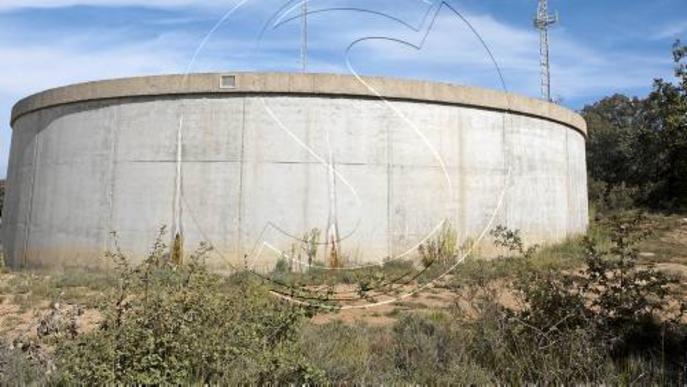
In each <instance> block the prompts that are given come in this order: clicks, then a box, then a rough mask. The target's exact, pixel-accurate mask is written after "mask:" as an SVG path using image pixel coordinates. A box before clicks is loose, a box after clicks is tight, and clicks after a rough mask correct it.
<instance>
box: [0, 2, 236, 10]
mask: <svg viewBox="0 0 687 387" xmlns="http://www.w3.org/2000/svg"><path fill="white" fill-rule="evenodd" d="M231 4H232V1H227V0H2V2H0V11H9V10H14V9H20V8H60V7H69V6H75V5H89V6H103V7H108V6H141V7H151V8H170V7H184V6H196V7H217V6H226V5H231Z"/></svg>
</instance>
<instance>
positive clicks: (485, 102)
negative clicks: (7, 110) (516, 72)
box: [11, 72, 587, 136]
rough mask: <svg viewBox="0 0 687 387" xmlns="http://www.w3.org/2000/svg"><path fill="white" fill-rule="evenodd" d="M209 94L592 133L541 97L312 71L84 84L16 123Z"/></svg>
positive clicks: (55, 94) (27, 107) (40, 99)
mask: <svg viewBox="0 0 687 387" xmlns="http://www.w3.org/2000/svg"><path fill="white" fill-rule="evenodd" d="M207 94H219V95H221V94H258V95H259V94H265V95H269V94H285V95H288V94H294V95H301V96H302V95H305V96H307V95H315V96H342V97H350V98H375V99H388V100H408V101H418V102H427V103H442V104H455V105H462V106H470V107H475V108H482V109H488V110H497V111H503V112H510V113H513V114H522V115H527V116H534V117H538V118H543V119H546V120H550V121H553V122H557V123H560V124H563V125H566V126H569V127H570V128H572V129H575V130H577V131H579V132H580V133H582V134H583V135H584V136H586V135H587V124H586V122H585V120H584V118H582V116H580V115H579V114H577V113H576V112H574V111H572V110H569V109H566V108H564V107H562V106H560V105H557V104H554V103H550V102H547V101H544V100H540V99H535V98H530V97H525V96H522V95H517V94H513V93H507V92H503V91H497V90H491V89H485V88H478V87H470V86H461V85H455V84H449V83H439V82H427V81H418V80H406V79H392V78H385V77H367V76H365V77H363V76H355V75H343V74H313V73H259V72H225V73H204V74H173V75H156V76H145V77H134V78H122V79H113V80H103V81H94V82H86V83H79V84H74V85H70V86H64V87H58V88H55V89H50V90H46V91H43V92H40V93H37V94H34V95H31V96H29V97H27V98H24V99H22V100H21V101H19V102H17V104H16V105H14V107H13V109H12V118H11V123H12V124H14V122H15V121H16V120H17V119H19V118H20V117H21V116H23V115H26V114H28V113H31V112H34V111H37V110H41V109H46V108H50V107H55V106H59V105H65V104H72V103H78V102H86V101H98V100H108V99H118V98H131V97H155V96H173V95H207Z"/></svg>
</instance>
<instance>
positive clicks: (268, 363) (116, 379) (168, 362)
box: [56, 238, 322, 384]
mask: <svg viewBox="0 0 687 387" xmlns="http://www.w3.org/2000/svg"><path fill="white" fill-rule="evenodd" d="M166 251H167V247H166V246H165V245H164V244H163V243H161V238H159V239H158V241H157V242H156V243H155V246H154V248H153V250H152V252H151V254H150V255H149V257H148V258H147V259H146V260H145V262H144V263H143V264H141V265H140V266H137V267H130V266H129V264H128V260H127V259H126V257H124V256H123V255H122V254H121V253H119V252H117V253H114V254H111V257H112V258H113V259H114V260H115V262H116V263H117V268H118V272H119V278H120V281H119V282H120V283H119V289H118V290H117V291H116V292H113V294H111V296H110V297H109V298H108V300H107V302H106V303H104V304H103V305H102V307H101V309H100V311H101V313H102V315H103V321H102V323H101V324H100V327H99V329H97V330H95V331H93V332H91V333H88V334H85V335H82V336H78V337H77V338H76V339H73V340H63V341H61V342H60V343H59V344H58V346H57V349H56V364H57V368H58V371H59V376H58V379H59V381H60V382H62V383H66V384H77V383H78V384H141V383H143V384H186V383H196V382H201V383H222V384H224V383H231V384H233V383H239V382H244V383H245V382H253V383H258V384H265V383H309V382H318V381H322V374H321V373H320V372H318V371H317V370H315V369H314V368H313V367H312V366H311V365H310V364H309V363H307V362H306V361H305V357H304V352H303V351H302V349H301V348H300V347H299V345H298V340H297V336H298V334H297V333H298V331H299V329H300V326H301V324H302V322H303V321H304V319H305V318H306V317H307V316H308V315H309V311H307V310H305V309H304V308H301V307H297V306H294V305H292V304H288V303H284V302H278V301H276V300H275V299H274V298H273V297H270V296H268V295H267V294H266V292H265V291H264V289H263V288H261V287H260V286H259V285H258V284H256V282H255V281H252V280H250V277H247V276H240V277H239V278H237V279H234V280H232V281H231V282H232V283H231V284H227V283H226V282H225V281H224V280H223V279H222V278H221V277H219V276H216V275H213V274H210V273H208V271H207V270H206V267H205V265H204V263H203V257H204V255H205V253H206V252H207V249H201V250H200V251H199V252H198V253H197V254H195V255H194V256H193V257H192V258H191V260H190V261H189V262H188V263H187V264H179V265H175V264H173V263H171V262H170V261H169V260H168V258H167V255H166V254H165V252H166Z"/></svg>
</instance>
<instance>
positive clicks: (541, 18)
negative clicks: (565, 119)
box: [534, 0, 558, 101]
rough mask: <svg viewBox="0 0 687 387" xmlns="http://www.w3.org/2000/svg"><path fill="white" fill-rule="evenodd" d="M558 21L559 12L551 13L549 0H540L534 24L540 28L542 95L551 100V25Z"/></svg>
mask: <svg viewBox="0 0 687 387" xmlns="http://www.w3.org/2000/svg"><path fill="white" fill-rule="evenodd" d="M557 22H558V14H557V13H556V14H555V15H550V14H549V2H548V0H539V7H538V8H537V16H536V17H535V18H534V26H535V27H536V28H537V29H538V30H539V65H540V67H541V95H542V98H544V99H545V100H547V101H551V66H550V63H549V27H550V26H552V25H554V24H556V23H557Z"/></svg>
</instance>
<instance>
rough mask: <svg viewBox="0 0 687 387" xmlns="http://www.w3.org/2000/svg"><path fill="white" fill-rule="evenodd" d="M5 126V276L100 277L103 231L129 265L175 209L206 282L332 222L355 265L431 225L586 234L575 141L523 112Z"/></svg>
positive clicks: (136, 103) (122, 109) (266, 264)
mask: <svg viewBox="0 0 687 387" xmlns="http://www.w3.org/2000/svg"><path fill="white" fill-rule="evenodd" d="M13 127H14V133H13V138H12V149H11V156H10V168H9V171H8V192H7V196H6V209H5V211H6V213H5V219H3V230H2V232H3V240H4V243H5V251H6V256H7V259H8V261H9V262H8V263H9V264H10V265H11V266H13V267H22V266H27V267H65V266H102V265H104V264H105V261H104V260H103V259H102V258H100V257H101V256H102V253H103V251H105V250H107V249H112V248H113V247H114V239H113V237H112V235H111V233H112V232H116V233H117V238H118V242H119V245H120V246H121V247H122V248H123V249H124V250H125V251H126V252H128V253H130V254H131V255H132V256H133V257H141V256H142V255H143V254H145V252H146V251H147V250H148V249H149V246H150V245H151V243H152V242H153V240H154V239H155V236H156V235H157V232H158V229H159V228H160V227H161V226H162V225H167V226H173V225H174V221H175V216H174V214H175V211H176V212H179V210H180V215H179V218H180V219H181V225H180V226H181V227H182V228H183V231H184V236H185V241H186V247H187V249H189V248H193V247H195V246H197V244H198V243H200V242H201V241H207V242H209V243H210V244H211V245H212V246H213V247H214V248H215V251H214V252H213V254H212V255H211V262H210V263H211V264H212V265H213V266H214V267H217V268H221V269H228V268H230V267H231V266H233V265H237V264H238V265H243V264H244V261H247V262H248V264H249V265H250V266H253V267H256V268H259V269H267V268H270V267H271V266H273V265H274V263H275V261H276V260H277V259H278V253H277V252H275V250H284V251H287V252H288V251H290V250H291V248H292V246H294V245H298V244H299V241H298V238H299V237H300V236H302V235H303V234H304V233H305V232H307V231H309V230H312V229H314V228H317V229H319V230H322V231H324V229H326V227H327V225H328V219H329V218H330V215H331V214H332V213H335V215H336V220H337V224H338V227H339V235H340V237H341V238H342V241H341V243H340V247H341V249H342V251H343V253H344V254H345V255H346V256H348V257H349V259H351V260H353V261H357V262H370V261H375V262H378V261H381V260H383V259H385V258H388V257H392V258H396V257H400V256H404V254H409V253H414V252H415V250H416V246H417V245H418V244H419V243H421V242H422V241H423V240H424V239H425V238H427V237H428V236H429V237H431V236H432V235H431V232H432V231H434V230H436V229H437V227H440V226H441V224H442V222H449V223H450V224H451V225H452V226H453V227H454V228H455V229H456V230H457V231H458V232H459V234H460V236H461V239H463V240H465V239H468V238H475V237H476V236H477V235H479V234H480V233H482V232H483V231H484V229H485V228H488V227H490V226H496V225H506V226H508V227H509V228H513V229H520V230H521V231H522V233H523V236H524V238H525V240H526V241H527V242H530V243H546V242H555V241H561V240H563V239H565V238H566V237H569V236H573V235H576V234H579V233H582V232H584V231H585V230H586V227H587V186H586V166H585V138H584V136H583V134H582V132H581V131H578V130H575V129H573V128H571V127H570V126H568V125H564V124H562V123H560V122H555V121H554V120H549V119H546V118H544V117H534V116H532V115H529V114H528V115H524V114H518V113H516V112H510V113H508V112H504V111H498V110H494V109H486V108H478V107H467V106H461V105H457V104H448V103H437V102H436V101H425V102H422V101H404V100H391V101H382V100H375V99H370V98H360V97H356V96H343V95H306V94H299V95H295V94H294V95H283V94H255V93H250V94H241V93H232V94H213V95H209V94H203V95H200V94H199V95H171V96H149V97H118V98H112V99H107V100H100V101H87V100H84V101H81V102H72V103H69V104H55V105H54V106H46V107H39V108H37V109H34V110H30V109H29V110H27V111H26V112H23V113H22V114H18V115H17V116H16V117H15V122H14V125H13ZM179 135H181V144H182V146H181V150H180V153H179V149H178V147H177V145H178V140H179V138H180V137H179ZM179 154H181V159H178V155H179ZM179 160H180V161H181V162H178V161H179ZM330 160H333V161H334V164H333V165H334V170H335V174H334V175H332V173H331V169H330V167H329V165H328V164H329V161H330ZM178 168H179V169H178ZM179 172H180V173H179ZM332 176H334V178H332ZM179 178H180V179H179ZM177 182H180V183H179V184H180V187H181V191H180V192H181V196H180V197H181V199H180V201H179V203H180V208H179V206H178V205H176V204H175V203H176V202H175V195H176V194H178V192H179V191H178V188H177V187H178V186H177ZM332 187H334V189H333V190H332ZM333 193H335V199H336V201H335V203H336V207H335V208H332V206H331V205H330V203H332V202H333V201H332V198H333V196H332V195H333ZM324 250H325V248H324V246H321V247H320V257H321V258H322V257H324V255H325V251H324Z"/></svg>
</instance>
